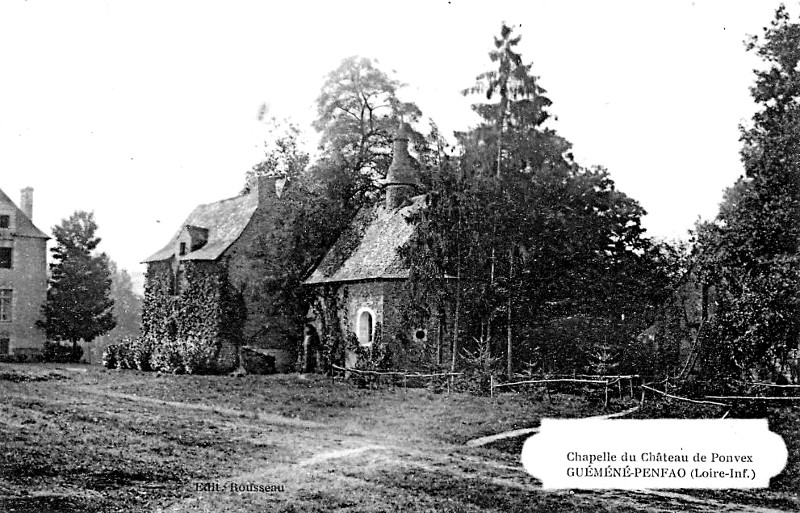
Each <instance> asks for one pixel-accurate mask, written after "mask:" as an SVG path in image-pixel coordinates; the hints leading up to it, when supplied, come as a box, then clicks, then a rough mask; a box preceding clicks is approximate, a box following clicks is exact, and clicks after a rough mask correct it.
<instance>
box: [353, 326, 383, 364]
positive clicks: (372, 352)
mask: <svg viewBox="0 0 800 513" xmlns="http://www.w3.org/2000/svg"><path fill="white" fill-rule="evenodd" d="M347 349H348V351H351V352H352V353H353V354H355V355H356V362H355V365H354V366H353V367H354V368H356V369H359V370H366V371H379V372H380V371H387V370H389V369H391V367H392V351H391V349H390V347H389V343H388V341H386V340H384V337H383V329H382V325H381V323H379V322H376V323H375V337H374V339H373V341H372V344H370V345H368V346H362V345H361V344H360V343H359V342H358V337H356V334H355V333H352V332H350V333H349V334H348V336H347Z"/></svg>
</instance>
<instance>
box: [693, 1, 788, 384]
mask: <svg viewBox="0 0 800 513" xmlns="http://www.w3.org/2000/svg"><path fill="white" fill-rule="evenodd" d="M747 49H748V51H754V52H756V54H757V55H758V56H759V57H761V58H762V59H763V61H764V64H765V67H764V69H761V70H757V71H756V72H755V74H756V81H755V85H754V86H753V87H752V88H751V93H752V96H753V99H754V100H755V102H756V104H757V105H758V106H759V108H760V110H759V111H758V112H757V113H756V114H755V115H754V116H753V120H752V124H751V125H750V126H749V127H741V128H740V129H741V133H742V136H741V140H742V142H743V147H742V151H741V155H742V161H743V163H744V167H745V175H744V176H743V177H741V178H740V179H739V180H738V181H737V182H736V183H735V184H734V185H733V187H731V188H730V189H728V190H727V191H726V193H725V197H724V199H723V202H722V204H721V205H720V211H719V214H718V215H717V217H716V219H715V220H713V221H710V222H704V223H700V224H699V225H698V226H697V230H696V246H695V253H696V255H697V259H698V261H699V267H700V271H701V277H702V279H703V280H704V281H705V282H706V283H708V284H711V285H713V286H714V287H715V292H716V298H717V301H716V302H717V307H716V312H715V316H714V319H713V322H712V324H711V325H710V326H709V329H708V331H707V334H706V341H705V360H706V365H704V370H705V372H712V373H717V372H718V373H720V374H725V375H728V376H734V377H742V376H747V375H749V374H750V373H752V372H753V371H757V372H758V373H759V374H761V376H760V377H761V378H762V379H763V378H773V379H774V378H775V377H776V375H777V374H779V373H781V372H782V371H783V370H784V368H785V366H786V365H787V364H788V360H789V358H790V355H791V352H792V350H794V349H797V347H798V340H800V315H798V313H799V312H800V292H799V289H798V286H797V284H798V283H800V257H799V256H798V255H799V254H800V251H799V250H798V241H800V104H798V98H800V69H798V64H800V23H798V22H797V21H792V20H791V19H790V16H789V13H788V11H787V10H786V8H785V7H784V6H781V7H779V8H778V10H777V11H776V14H775V19H774V20H773V21H772V23H771V24H770V26H769V27H765V28H764V33H763V35H762V36H761V37H757V36H753V37H751V38H750V40H749V41H748V42H747Z"/></svg>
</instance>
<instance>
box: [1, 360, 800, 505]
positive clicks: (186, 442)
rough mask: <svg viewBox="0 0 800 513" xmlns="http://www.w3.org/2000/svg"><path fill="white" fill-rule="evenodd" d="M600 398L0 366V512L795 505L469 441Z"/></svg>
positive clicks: (574, 411)
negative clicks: (565, 473) (645, 480)
mask: <svg viewBox="0 0 800 513" xmlns="http://www.w3.org/2000/svg"><path fill="white" fill-rule="evenodd" d="M623 406H624V405H619V407H620V408H621V407H623ZM600 413H603V412H602V404H601V403H599V402H598V403H591V402H587V401H586V400H585V399H583V398H582V397H579V396H572V395H558V394H556V395H554V397H553V403H552V404H551V403H549V402H548V401H547V399H546V398H538V399H537V398H535V397H534V398H532V397H530V396H523V395H517V394H502V395H501V396H499V397H494V398H489V397H475V396H471V395H467V394H460V393H447V392H440V393H435V392H433V391H429V390H426V389H413V388H408V389H404V388H382V389H379V390H369V389H359V388H356V387H354V386H352V385H349V384H346V383H342V382H338V381H337V382H332V381H331V380H330V379H326V378H323V377H320V376H302V375H274V376H244V377H239V378H235V377H229V376H172V375H157V374H154V373H143V372H137V371H109V370H105V369H102V368H98V367H90V366H65V365H61V366H56V365H0V440H2V444H0V511H9V512H11V511H16V512H34V511H36V512H38V511H59V512H70V511H74V512H78V511H80V512H84V511H87V512H100V511H170V512H172V511H175V512H178V511H195V512H201V511H258V512H262V511H278V512H293V511H296V512H305V511H312V512H313V511H338V512H382V511H442V512H445V511H450V512H476V511H498V512H499V511H503V512H505V511H512V512H513V511H547V512H554V511H598V512H603V511H608V512H632V511H651V512H661V511H697V512H712V511H713V512H725V511H760V512H772V511H800V497H799V496H798V494H797V492H796V491H791V490H796V487H793V486H791V484H792V483H790V485H789V486H783V487H782V488H777V489H774V490H765V491H751V492H732V491H731V492H728V491H721V492H716V493H706V492H696V491H695V492H690V491H682V492H676V491H652V492H622V491H600V492H591V491H569V490H563V491H543V490H542V489H541V488H540V486H539V483H538V481H536V480H535V479H533V478H532V477H530V476H528V475H527V474H526V473H525V472H524V471H523V470H522V467H521V465H520V464H519V447H520V444H521V441H520V440H506V441H503V442H499V443H495V444H491V445H488V446H484V447H468V446H467V445H465V442H467V441H468V440H470V439H473V438H476V437H480V436H484V435H489V434H494V433H499V432H503V431H507V430H511V429H519V428H527V427H531V426H535V425H537V424H538V422H539V419H540V418H542V417H546V416H549V417H554V416H589V415H596V414H600ZM793 425H794V426H795V427H794V429H796V422H795V423H794V424H793ZM791 450H792V449H791V448H790V454H791ZM232 484H233V485H237V486H242V487H245V488H247V487H248V486H255V487H256V489H255V490H252V491H251V490H247V489H245V490H232V489H231V485H232ZM259 486H261V489H260V490H259V489H258V487H259Z"/></svg>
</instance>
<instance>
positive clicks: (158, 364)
mask: <svg viewBox="0 0 800 513" xmlns="http://www.w3.org/2000/svg"><path fill="white" fill-rule="evenodd" d="M150 365H151V366H152V367H153V370H156V371H159V372H165V373H169V374H183V373H184V371H185V367H184V365H183V355H182V354H181V342H180V341H179V340H161V341H159V343H158V344H156V346H155V349H154V350H153V356H152V358H151V361H150Z"/></svg>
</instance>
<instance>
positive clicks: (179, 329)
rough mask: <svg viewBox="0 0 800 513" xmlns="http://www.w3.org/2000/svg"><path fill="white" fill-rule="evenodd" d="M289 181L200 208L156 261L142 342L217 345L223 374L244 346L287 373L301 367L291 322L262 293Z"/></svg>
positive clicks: (150, 266)
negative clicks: (267, 251)
mask: <svg viewBox="0 0 800 513" xmlns="http://www.w3.org/2000/svg"><path fill="white" fill-rule="evenodd" d="M284 185H285V182H284V180H281V179H278V178H274V177H259V178H258V179H257V181H256V182H255V183H253V184H252V186H251V187H250V191H249V193H247V194H244V195H241V196H237V197H235V198H230V199H226V200H222V201H218V202H216V203H210V204H206V205H200V206H198V207H197V208H196V209H195V210H194V211H193V212H192V213H191V214H190V215H189V217H188V218H187V219H186V221H184V223H183V224H182V225H181V227H180V228H179V229H178V231H177V233H176V234H175V235H174V236H173V237H172V239H171V240H170V241H169V242H168V243H167V245H166V246H164V247H163V248H162V249H161V250H159V251H158V252H156V253H155V254H153V255H151V256H150V257H148V258H147V259H146V260H145V261H144V262H145V263H146V264H147V275H146V277H145V298H144V304H143V312H142V335H144V336H149V337H152V338H154V339H155V340H156V341H158V340H166V339H177V338H187V337H199V338H215V339H219V340H220V341H221V343H222V346H223V347H222V350H221V352H220V356H219V358H218V361H219V369H220V370H228V369H229V368H232V367H234V366H235V365H236V360H237V356H236V354H235V353H234V351H235V349H236V348H237V346H243V347H246V348H248V349H252V350H254V351H258V352H259V353H260V354H263V355H267V356H270V357H272V358H274V359H275V366H276V370H278V371H287V370H289V369H290V368H291V366H292V365H293V364H294V361H295V360H296V354H295V351H294V350H293V345H292V343H291V338H292V337H291V335H295V336H296V334H293V333H291V331H292V328H290V327H289V326H288V322H287V320H286V319H285V318H284V317H283V316H280V315H275V314H274V313H272V312H270V309H269V306H270V301H269V298H268V297H265V295H264V291H263V290H260V289H259V287H258V283H259V280H260V279H261V278H262V277H263V276H264V275H265V273H267V272H269V271H268V265H265V257H264V251H262V250H263V249H264V248H263V246H264V244H266V243H268V235H269V234H270V233H275V232H276V231H277V230H281V229H282V227H281V225H280V219H279V211H280V209H279V206H280V201H281V195H282V192H283V187H284Z"/></svg>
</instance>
